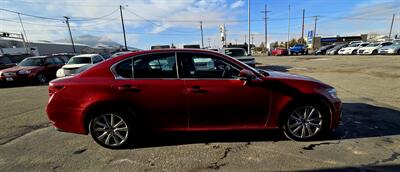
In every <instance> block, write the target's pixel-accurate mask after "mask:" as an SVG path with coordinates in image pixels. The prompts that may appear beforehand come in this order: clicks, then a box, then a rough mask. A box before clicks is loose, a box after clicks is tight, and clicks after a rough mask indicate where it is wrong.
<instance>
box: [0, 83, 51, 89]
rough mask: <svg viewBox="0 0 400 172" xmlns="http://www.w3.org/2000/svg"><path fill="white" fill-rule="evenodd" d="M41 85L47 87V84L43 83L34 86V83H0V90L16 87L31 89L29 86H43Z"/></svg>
mask: <svg viewBox="0 0 400 172" xmlns="http://www.w3.org/2000/svg"><path fill="white" fill-rule="evenodd" d="M43 85H49V83H44V84H35V83H29V82H28V83H23V82H12V83H11V82H10V83H8V82H3V83H0V89H1V88H16V87H31V86H43Z"/></svg>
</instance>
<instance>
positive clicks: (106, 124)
mask: <svg viewBox="0 0 400 172" xmlns="http://www.w3.org/2000/svg"><path fill="white" fill-rule="evenodd" d="M89 132H90V134H91V136H92V138H93V139H94V140H95V141H96V142H97V143H98V144H99V145H101V146H103V147H106V148H110V149H119V148H124V147H125V146H127V145H128V144H129V143H130V142H131V140H132V138H133V119H132V114H129V112H123V111H112V110H111V111H103V112H100V113H98V115H96V116H94V117H93V118H92V119H91V121H90V123H89Z"/></svg>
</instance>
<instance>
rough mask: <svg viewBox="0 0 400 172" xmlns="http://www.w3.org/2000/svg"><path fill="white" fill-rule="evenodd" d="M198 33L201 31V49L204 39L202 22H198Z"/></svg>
mask: <svg viewBox="0 0 400 172" xmlns="http://www.w3.org/2000/svg"><path fill="white" fill-rule="evenodd" d="M200 31H201V47H202V48H204V39H203V21H200Z"/></svg>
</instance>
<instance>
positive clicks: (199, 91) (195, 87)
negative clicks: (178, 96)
mask: <svg viewBox="0 0 400 172" xmlns="http://www.w3.org/2000/svg"><path fill="white" fill-rule="evenodd" d="M191 91H192V92H193V93H208V91H207V90H205V89H201V88H200V86H193V87H192V89H191Z"/></svg>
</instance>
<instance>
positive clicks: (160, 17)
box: [0, 0, 400, 49]
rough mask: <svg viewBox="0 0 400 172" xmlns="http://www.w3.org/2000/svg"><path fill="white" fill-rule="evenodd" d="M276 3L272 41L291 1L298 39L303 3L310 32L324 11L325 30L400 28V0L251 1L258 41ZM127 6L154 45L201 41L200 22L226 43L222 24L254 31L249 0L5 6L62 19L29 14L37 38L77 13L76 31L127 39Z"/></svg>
mask: <svg viewBox="0 0 400 172" xmlns="http://www.w3.org/2000/svg"><path fill="white" fill-rule="evenodd" d="M265 3H266V4H267V5H268V10H270V11H271V12H270V13H268V15H269V18H270V21H269V22H268V30H269V37H268V39H269V42H271V41H284V40H286V39H287V32H288V19H287V18H288V6H289V4H290V5H291V18H292V19H291V23H290V25H291V30H290V32H291V34H290V37H291V38H299V37H300V35H301V16H302V10H303V8H305V10H306V20H305V25H306V31H308V30H311V29H313V27H314V18H313V17H312V16H320V18H319V20H318V24H317V33H318V35H322V36H331V35H359V34H361V33H380V34H388V32H389V27H390V22H391V18H392V15H393V13H396V20H395V25H394V33H397V34H400V0H267V1H266V0H251V19H252V24H251V25H252V33H253V34H254V42H255V43H256V44H259V43H260V42H261V41H263V40H264V35H263V34H264V21H263V17H264V16H263V14H262V13H261V11H262V10H264V4H265ZM119 5H123V6H124V10H123V14H124V18H125V25H126V32H127V42H128V45H129V46H132V47H138V48H143V49H148V48H149V47H150V46H151V45H155V44H171V43H174V44H175V45H178V46H180V45H182V44H199V43H201V42H200V41H201V39H200V38H201V37H200V30H199V28H200V21H203V27H204V42H205V45H206V46H208V45H209V44H210V45H211V46H214V45H215V46H219V45H221V42H220V41H219V29H218V27H219V25H221V24H224V23H225V24H226V26H227V30H228V31H227V34H228V35H227V39H228V41H229V42H232V43H235V42H238V43H243V42H244V40H245V34H246V33H247V0H0V8H2V9H7V10H13V11H18V12H21V13H26V14H32V15H37V16H44V17H49V18H55V19H60V20H59V21H58V20H46V19H40V18H32V17H28V16H21V17H22V21H23V22H24V25H25V29H26V31H27V36H28V38H29V39H30V40H59V39H65V38H67V37H68V30H67V28H66V25H65V23H63V22H62V21H61V20H62V17H63V16H69V17H71V22H70V23H71V28H72V32H73V35H74V36H79V35H85V34H91V35H96V36H102V37H105V38H110V39H112V40H114V41H116V42H118V43H121V44H122V43H123V36H122V29H121V21H120V13H119ZM0 31H9V32H21V31H22V30H21V27H20V25H19V19H18V16H17V15H16V14H14V13H9V12H5V11H0Z"/></svg>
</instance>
